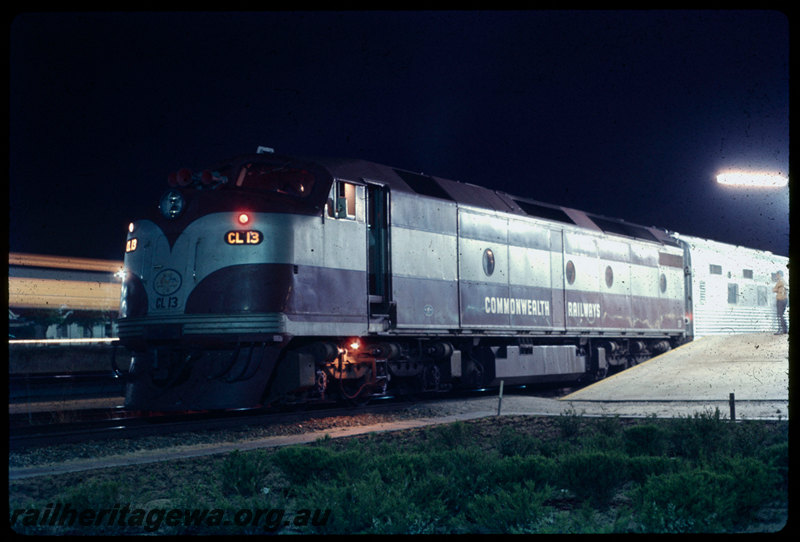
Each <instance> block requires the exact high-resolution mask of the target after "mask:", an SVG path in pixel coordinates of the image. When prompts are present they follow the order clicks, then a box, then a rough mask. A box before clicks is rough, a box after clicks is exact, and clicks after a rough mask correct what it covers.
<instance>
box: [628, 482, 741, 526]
mask: <svg viewBox="0 0 800 542" xmlns="http://www.w3.org/2000/svg"><path fill="white" fill-rule="evenodd" d="M735 492H736V480H735V478H734V477H733V476H730V475H726V474H717V473H714V472H710V471H708V470H703V469H693V470H690V471H684V472H678V473H669V474H662V475H657V476H651V477H650V478H648V479H647V481H646V482H645V483H644V485H643V486H642V487H641V488H640V489H639V490H638V492H637V494H638V495H637V496H638V501H639V504H640V508H639V520H640V522H641V527H642V529H643V530H644V531H645V532H657V533H687V532H721V531H724V530H726V528H728V527H729V526H730V525H731V524H732V522H733V519H734V511H735V508H736V507H735V500H736V496H735Z"/></svg>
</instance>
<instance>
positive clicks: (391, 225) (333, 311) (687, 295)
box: [118, 152, 788, 410]
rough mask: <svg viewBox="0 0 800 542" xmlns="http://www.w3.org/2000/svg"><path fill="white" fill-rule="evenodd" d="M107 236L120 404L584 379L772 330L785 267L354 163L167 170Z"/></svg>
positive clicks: (306, 397) (264, 157) (651, 230)
mask: <svg viewBox="0 0 800 542" xmlns="http://www.w3.org/2000/svg"><path fill="white" fill-rule="evenodd" d="M168 181H169V185H170V186H169V187H168V188H167V189H166V191H165V192H164V193H163V195H162V197H161V200H160V202H159V204H158V206H156V205H154V206H153V210H152V213H151V215H150V216H147V217H144V218H142V219H139V220H135V221H133V222H131V224H130V226H129V228H128V230H129V231H128V234H127V240H126V248H125V259H124V269H125V276H124V279H123V283H122V288H121V298H120V314H119V320H118V329H119V338H120V343H121V344H122V345H123V346H125V347H127V349H128V350H129V351H130V352H131V353H132V359H131V365H130V371H129V374H128V378H129V381H128V383H127V391H126V405H127V407H128V408H131V409H139V410H198V409H202V410H207V409H233V408H250V407H258V406H264V405H269V404H276V403H303V402H312V401H319V400H330V399H337V400H338V399H346V400H350V401H354V402H361V401H365V400H368V399H369V398H371V397H376V396H386V395H390V394H402V393H419V392H429V391H430V392H436V391H447V390H451V389H454V388H459V387H468V388H474V387H491V386H496V385H498V384H499V383H500V382H501V381H504V382H505V383H506V384H528V383H537V382H562V381H563V382H573V381H578V380H587V379H597V378H602V377H603V376H605V375H606V374H608V373H609V372H610V371H614V370H619V369H621V368H625V367H628V366H630V365H632V364H636V363H639V362H641V361H643V360H646V359H648V358H650V357H652V356H653V355H657V354H659V353H662V352H665V351H667V350H669V349H670V348H673V347H675V346H677V345H679V344H681V343H683V342H685V341H687V340H691V339H692V338H693V337H695V336H698V335H702V334H708V333H730V332H751V331H753V332H754V331H774V329H775V328H776V325H777V324H776V317H775V300H774V296H773V295H772V293H771V284H772V281H773V280H774V277H775V273H776V272H777V271H778V270H781V271H782V272H783V273H785V274H786V275H787V276H786V280H787V283H788V268H787V261H788V259H787V258H785V257H781V256H776V255H772V254H770V253H767V252H762V251H757V250H753V249H747V248H743V247H734V246H731V245H725V244H722V243H717V242H714V241H707V240H703V239H699V238H694V237H688V236H683V235H679V234H676V233H673V232H669V231H666V230H663V229H659V228H656V227H644V226H639V225H635V224H631V223H628V222H625V221H623V220H619V219H612V218H607V217H603V216H599V215H595V214H591V213H587V212H582V211H579V210H576V209H570V208H565V207H560V206H556V205H550V204H546V203H540V202H537V201H534V200H531V199H527V198H522V197H517V196H513V195H510V194H507V193H504V192H499V191H495V190H490V189H487V188H483V187H480V186H476V185H473V184H467V183H462V182H456V181H451V180H447V179H442V178H439V177H435V176H430V175H424V174H420V173H413V172H410V171H406V170H402V169H397V168H393V167H388V166H384V165H380V164H376V163H372V162H367V161H363V160H349V159H316V158H300V157H290V156H283V155H279V154H275V153H273V152H258V153H255V154H249V155H243V156H239V157H236V158H233V159H231V160H227V161H225V162H222V163H219V164H217V165H216V166H213V167H211V168H209V169H205V170H199V171H195V172H193V171H190V170H188V169H181V170H179V171H177V172H176V173H175V174H172V175H170V176H169V178H168Z"/></svg>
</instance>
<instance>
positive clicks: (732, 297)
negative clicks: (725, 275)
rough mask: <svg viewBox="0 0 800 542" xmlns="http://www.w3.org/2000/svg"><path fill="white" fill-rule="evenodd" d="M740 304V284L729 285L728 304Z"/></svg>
mask: <svg viewBox="0 0 800 542" xmlns="http://www.w3.org/2000/svg"><path fill="white" fill-rule="evenodd" d="M738 302H739V285H738V284H728V303H732V304H735V303H738Z"/></svg>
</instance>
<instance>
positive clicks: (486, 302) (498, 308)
mask: <svg viewBox="0 0 800 542" xmlns="http://www.w3.org/2000/svg"><path fill="white" fill-rule="evenodd" d="M483 308H484V310H485V311H486V314H521V315H524V316H550V302H549V301H545V300H543V299H520V298H516V297H489V296H487V297H485V298H484V299H483Z"/></svg>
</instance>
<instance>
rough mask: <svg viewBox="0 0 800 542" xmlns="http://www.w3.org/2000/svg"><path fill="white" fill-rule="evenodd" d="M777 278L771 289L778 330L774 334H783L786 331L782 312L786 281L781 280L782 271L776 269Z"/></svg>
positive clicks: (784, 305) (784, 309)
mask: <svg viewBox="0 0 800 542" xmlns="http://www.w3.org/2000/svg"><path fill="white" fill-rule="evenodd" d="M777 275H778V280H777V281H776V282H775V286H774V287H773V288H772V291H773V292H775V304H776V305H777V307H778V326H779V329H778V332H777V333H776V334H775V335H783V334H784V333H788V327H787V325H786V317H785V316H784V315H783V313H784V312H785V311H786V300H787V296H786V283H785V282H783V271H778V273H777Z"/></svg>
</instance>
